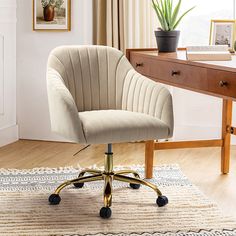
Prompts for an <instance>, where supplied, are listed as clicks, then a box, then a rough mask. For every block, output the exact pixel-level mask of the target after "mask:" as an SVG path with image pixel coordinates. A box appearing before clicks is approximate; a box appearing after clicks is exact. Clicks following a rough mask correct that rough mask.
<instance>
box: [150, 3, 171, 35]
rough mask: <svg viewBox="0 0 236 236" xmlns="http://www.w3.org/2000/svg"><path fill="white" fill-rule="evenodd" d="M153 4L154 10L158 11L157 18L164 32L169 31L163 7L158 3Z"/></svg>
mask: <svg viewBox="0 0 236 236" xmlns="http://www.w3.org/2000/svg"><path fill="white" fill-rule="evenodd" d="M152 2H153V8H154V9H155V11H156V14H157V17H158V20H159V22H160V24H161V27H162V29H163V30H164V31H168V25H167V23H166V19H165V17H164V15H163V12H162V10H161V6H160V5H159V3H158V1H156V3H155V2H154V0H152Z"/></svg>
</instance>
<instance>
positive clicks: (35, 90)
mask: <svg viewBox="0 0 236 236" xmlns="http://www.w3.org/2000/svg"><path fill="white" fill-rule="evenodd" d="M71 4H72V6H71V9H72V14H71V20H72V21H71V27H72V30H71V32H37V31H36V32H34V31H32V0H23V1H22V0H18V5H17V19H18V22H17V120H18V124H19V134H20V138H22V139H40V140H58V139H59V140H61V138H59V137H57V136H56V135H54V134H52V133H51V131H50V123H49V113H48V103H47V92H46V77H45V75H46V63H47V58H48V55H49V53H50V51H51V50H52V49H53V48H55V47H56V46H59V45H65V44H91V43H92V0H71Z"/></svg>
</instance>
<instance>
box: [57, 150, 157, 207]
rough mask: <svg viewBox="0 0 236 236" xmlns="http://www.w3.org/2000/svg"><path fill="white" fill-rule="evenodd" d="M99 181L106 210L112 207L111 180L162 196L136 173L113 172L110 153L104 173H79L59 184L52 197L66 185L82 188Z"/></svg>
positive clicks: (90, 171)
mask: <svg viewBox="0 0 236 236" xmlns="http://www.w3.org/2000/svg"><path fill="white" fill-rule="evenodd" d="M87 174H88V175H87ZM129 174H132V175H133V176H134V177H130V176H127V175H129ZM99 180H104V182H105V184H104V207H106V208H107V207H110V206H111V205H112V181H113V180H118V181H121V182H126V183H130V184H133V186H134V185H136V187H137V188H138V187H139V185H145V186H148V187H150V188H151V189H153V190H154V191H155V192H156V193H157V195H158V196H162V193H161V191H160V190H159V189H158V188H157V186H156V185H154V184H152V183H149V182H147V181H145V180H142V179H140V176H139V174H138V173H137V172H136V171H133V170H120V171H113V154H112V153H106V154H105V170H104V171H99V170H94V169H85V170H83V171H82V172H80V174H79V176H78V178H76V179H73V180H69V181H66V182H64V183H63V184H61V185H60V186H59V187H58V188H57V189H56V191H55V192H54V195H58V196H59V194H60V192H61V191H62V189H64V188H65V187H66V186H68V185H71V184H74V185H76V184H77V185H78V184H82V185H81V187H82V186H83V183H86V182H92V181H99ZM137 185H138V186H137Z"/></svg>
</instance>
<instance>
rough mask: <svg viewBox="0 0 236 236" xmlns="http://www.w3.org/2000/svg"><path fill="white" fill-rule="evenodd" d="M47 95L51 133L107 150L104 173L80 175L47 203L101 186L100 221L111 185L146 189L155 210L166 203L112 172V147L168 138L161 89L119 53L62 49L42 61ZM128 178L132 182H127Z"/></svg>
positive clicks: (166, 96) (136, 180)
mask: <svg viewBox="0 0 236 236" xmlns="http://www.w3.org/2000/svg"><path fill="white" fill-rule="evenodd" d="M47 89H48V101H49V112H50V119H51V128H52V131H54V132H56V133H58V134H60V135H61V136H63V137H64V138H66V139H68V140H70V141H72V142H76V143H81V144H107V145H108V146H107V151H106V153H105V169H104V171H99V170H93V169H85V170H84V171H82V172H81V173H79V176H78V178H76V179H73V180H70V181H67V182H65V183H63V184H61V185H60V186H59V187H58V188H57V189H56V191H55V192H54V193H53V194H52V195H51V196H50V197H49V202H50V203H51V204H52V205H56V204H59V203H60V201H61V198H60V196H59V194H60V192H61V190H62V189H63V188H65V187H66V186H68V185H74V186H75V187H76V188H82V187H83V186H84V183H85V182H91V181H98V180H104V207H102V208H101V210H100V216H101V217H102V218H110V216H111V213H112V212H111V209H110V207H111V205H112V181H113V180H118V181H122V182H127V183H129V184H130V187H131V188H132V189H139V187H140V185H146V186H148V187H150V188H152V189H153V190H154V191H155V192H156V193H157V196H158V197H157V199H156V203H157V205H158V206H159V207H162V206H165V205H166V204H167V203H168V198H167V197H166V196H164V195H162V193H161V191H160V190H159V189H158V188H157V186H155V185H154V184H152V183H149V182H147V181H145V180H143V179H140V176H139V174H138V173H137V172H135V171H132V170H121V171H114V170H113V153H112V143H121V142H130V141H143V140H156V139H166V138H169V137H171V136H172V134H173V108H172V96H171V94H170V92H169V91H168V90H167V89H166V88H165V87H163V86H162V85H160V84H158V83H155V82H154V81H151V80H150V79H148V78H146V77H144V76H142V75H141V74H139V73H138V72H136V71H135V70H134V69H133V67H132V66H131V64H130V63H129V61H128V60H127V58H126V57H125V56H124V55H123V53H122V52H121V51H119V50H117V49H114V48H111V47H106V46H62V47H58V48H56V49H54V50H53V51H52V52H51V53H50V56H49V59H48V67H47ZM130 174H131V175H132V176H133V177H131V176H130Z"/></svg>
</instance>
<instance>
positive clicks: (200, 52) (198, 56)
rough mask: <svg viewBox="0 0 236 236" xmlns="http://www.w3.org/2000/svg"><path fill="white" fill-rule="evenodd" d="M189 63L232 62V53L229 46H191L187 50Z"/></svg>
mask: <svg viewBox="0 0 236 236" xmlns="http://www.w3.org/2000/svg"><path fill="white" fill-rule="evenodd" d="M186 56H187V59H188V60H189V61H230V60H232V56H231V53H230V52H229V50H228V46H227V45H216V46H190V47H187V49H186Z"/></svg>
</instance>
